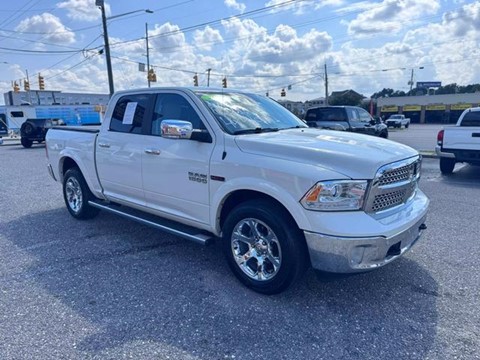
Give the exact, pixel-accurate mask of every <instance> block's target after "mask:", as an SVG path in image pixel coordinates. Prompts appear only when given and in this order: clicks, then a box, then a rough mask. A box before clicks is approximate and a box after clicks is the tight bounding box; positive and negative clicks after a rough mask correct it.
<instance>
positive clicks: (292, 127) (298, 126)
mask: <svg viewBox="0 0 480 360" xmlns="http://www.w3.org/2000/svg"><path fill="white" fill-rule="evenodd" d="M306 128H308V126H307V125H305V126H303V125H297V126H291V127H286V128H283V129H282V130H288V129H306Z"/></svg>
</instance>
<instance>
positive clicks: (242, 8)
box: [224, 0, 247, 14]
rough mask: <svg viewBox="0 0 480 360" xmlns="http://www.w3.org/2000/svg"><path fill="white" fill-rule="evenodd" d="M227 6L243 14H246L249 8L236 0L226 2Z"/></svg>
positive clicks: (226, 0)
mask: <svg viewBox="0 0 480 360" xmlns="http://www.w3.org/2000/svg"><path fill="white" fill-rule="evenodd" d="M224 3H225V5H226V6H227V7H229V8H232V9H234V10H238V11H240V12H241V13H242V14H243V13H244V12H245V9H246V8H247V6H246V5H245V4H243V3H238V2H237V1H236V0H225V1H224Z"/></svg>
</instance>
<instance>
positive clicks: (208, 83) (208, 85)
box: [207, 68, 212, 87]
mask: <svg viewBox="0 0 480 360" xmlns="http://www.w3.org/2000/svg"><path fill="white" fill-rule="evenodd" d="M210 71H212V69H210V68H208V69H207V72H208V75H207V87H210Z"/></svg>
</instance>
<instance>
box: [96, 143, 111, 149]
mask: <svg viewBox="0 0 480 360" xmlns="http://www.w3.org/2000/svg"><path fill="white" fill-rule="evenodd" d="M98 146H99V147H102V148H109V147H110V144H106V143H98Z"/></svg>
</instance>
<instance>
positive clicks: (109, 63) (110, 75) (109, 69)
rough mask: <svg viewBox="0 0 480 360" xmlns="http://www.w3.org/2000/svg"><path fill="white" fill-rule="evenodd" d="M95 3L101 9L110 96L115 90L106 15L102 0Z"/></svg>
mask: <svg viewBox="0 0 480 360" xmlns="http://www.w3.org/2000/svg"><path fill="white" fill-rule="evenodd" d="M95 4H96V5H97V6H98V7H99V8H100V10H101V11H102V24H103V40H104V42H105V58H106V61H107V74H108V87H109V89H110V96H111V95H113V93H114V92H115V89H114V87H113V72H112V59H111V58H110V44H109V42H108V32H107V16H106V15H105V4H104V2H103V0H96V2H95Z"/></svg>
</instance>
